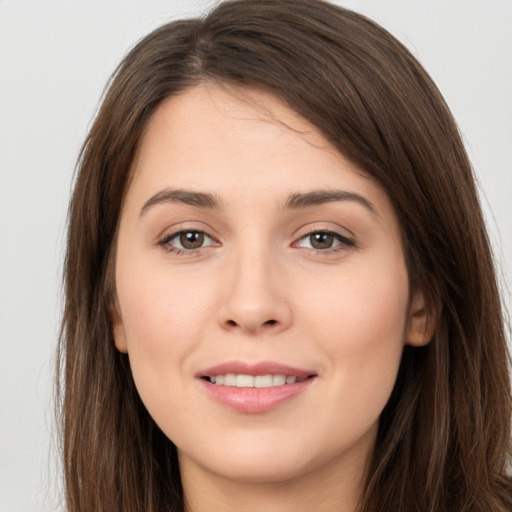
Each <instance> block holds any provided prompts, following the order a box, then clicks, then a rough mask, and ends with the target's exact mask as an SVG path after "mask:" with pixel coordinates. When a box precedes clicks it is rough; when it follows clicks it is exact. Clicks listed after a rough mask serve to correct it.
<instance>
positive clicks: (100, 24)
mask: <svg viewBox="0 0 512 512" xmlns="http://www.w3.org/2000/svg"><path fill="white" fill-rule="evenodd" d="M305 1H307V0H305ZM212 3H213V2H212V1H208V0H203V1H200V0H196V1H190V0H188V1H187V0H166V1H163V0H144V1H143V0H138V1H135V0H108V1H105V0H102V1H99V0H89V1H88V2H66V1H65V0H61V1H56V0H45V1H36V0H32V1H30V0H24V1H22V2H20V1H19V0H0V512H33V511H51V510H63V507H62V498H61V489H60V487H59V481H60V473H59V469H58V464H57V462H56V460H57V457H56V455H55V451H56V450H55V446H54V443H53V442H52V432H53V431H54V428H55V427H54V422H53V413H52V398H51V396H52V379H53V365H54V355H53V353H54V350H55V345H56V338H57V334H58V329H59V317H60V308H61V302H60V291H61V290H60V273H61V264H62V260H63V251H64V240H65V235H64V233H65V223H66V208H67V202H68V197H69V194H70V189H71V183H72V176H73V168H74V162H75V160H76V156H77V153H78V151H79V148H80V145H81V142H82V140H83V139H84V137H85V134H86V132H87V129H88V127H89V126H90V124H91V120H92V118H93V116H94V113H95V111H96V108H97V105H98V100H99V98H100V96H101V93H102V89H103V86H104V84H105V82H106V80H107V78H108V77H109V75H110V74H111V72H112V71H113V69H114V67H115V65H116V64H117V63H118V62H119V61H120V59H121V58H122V57H123V55H124V54H125V53H126V51H127V50H128V49H129V48H130V47H131V46H132V45H133V44H134V43H135V42H136V41H137V40H138V39H139V38H140V37H142V36H143V35H145V34H146V33H147V32H148V31H150V30H151V29H153V28H155V27H156V26H158V25H160V24H162V23H163V22H165V21H167V20H169V19H172V18H176V17H181V16H183V15H193V14H196V13H198V12H200V11H201V10H204V9H205V8H206V7H208V6H210V5H212ZM338 3H340V4H341V5H344V6H346V7H349V8H352V9H354V10H357V11H360V12H362V13H364V14H366V15H368V16H369V17H371V18H373V19H375V20H376V21H378V22H380V23H381V24H382V25H384V26H385V27H386V28H388V29H389V30H390V31H391V32H392V33H393V34H395V35H396V36H397V37H398V38H399V39H400V40H401V41H402V42H404V43H405V44H406V45H407V46H408V47H409V48H410V49H411V50H412V52H413V53H414V54H415V55H416V56H417V57H418V58H419V59H420V61H421V62H422V63H423V64H424V66H425V67H426V68H427V70H428V71H429V72H430V74H431V75H432V76H433V78H434V80H435V81H436V82H437V84H438V86H439V88H440V89H441V91H442V93H443V94H444V96H445V98H446V100H447V102H448V104H449V105H450V107H451V108H452V110H453V112H454V115H455V117H456V119H457V120H458V122H459V125H460V129H461V132H462V134H463V137H464V140H465V142H466V145H467V148H468V151H469V154H470V157H471V159H472V161H473V164H474V167H475V170H476V172H477V175H478V179H479V181H480V183H481V194H482V201H483V205H484V208H485V212H486V215H487V217H488V221H489V228H490V232H491V237H492V240H493V243H494V248H495V252H496V258H497V261H498V264H499V266H500V267H501V269H502V273H503V275H502V287H503V289H504V297H505V300H506V301H507V303H508V304H510V292H509V291H507V289H506V281H507V280H508V281H509V282H510V276H511V275H512V215H511V206H510V203H511V200H512V160H511V157H510V149H511V145H512V1H511V0H423V1H421V0H403V1H396V0H386V1H384V0H353V1H339V2H338ZM507 276H508V277H507Z"/></svg>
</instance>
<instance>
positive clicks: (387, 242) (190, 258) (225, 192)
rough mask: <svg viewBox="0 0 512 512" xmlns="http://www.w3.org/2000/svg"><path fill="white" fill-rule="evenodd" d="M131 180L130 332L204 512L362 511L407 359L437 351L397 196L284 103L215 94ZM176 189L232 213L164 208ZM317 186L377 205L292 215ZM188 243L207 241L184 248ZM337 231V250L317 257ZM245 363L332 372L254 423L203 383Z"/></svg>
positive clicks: (178, 105) (149, 145)
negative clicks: (411, 278) (191, 237)
mask: <svg viewBox="0 0 512 512" xmlns="http://www.w3.org/2000/svg"><path fill="white" fill-rule="evenodd" d="M132 171H133V180H132V181H131V183H130V186H129V189H128V192H127V195H126V198H125V201H124V205H123V209H122V215H121V222H120V227H119V236H118V246H117V256H116V290H117V302H116V304H115V305H113V322H114V337H115V342H116V346H117V348H118V349H119V350H120V351H121V352H127V353H128V354H129V358H130V363H131V367H132V372H133V376H134V380H135V383H136V386H137V389H138V391H139V393H140V395H141V398H142V400H143V402H144V404H145V405H146V407H147V409H148V411H149V413H150V414H151V415H152V416H153V418H154V419H155V421H156V422H157V424H158V425H159V426H160V428H161V429H162V430H163V432H164V433H165V434H166V435H167V436H168V437H169V439H171V440H172V441H173V442H174V443H175V444H176V446H177V448H178V454H179V460H180V469H181V473H182V480H183V487H184V492H185V496H186V500H187V508H188V510H193V511H197V512H202V511H206V510H217V511H230V510H237V511H238V510H244V511H252V510H254V511H256V510H258V511H261V510H268V511H276V512H277V511H291V510H293V511H310V510H316V511H320V512H321V511H330V510H337V511H354V510H355V507H356V504H357V499H358V496H359V494H360V492H361V485H362V480H363V479H364V476H365V464H366V462H367V461H368V458H369V456H370V454H371V451H372V448H373V446H374V443H375V438H376V432H377V422H378V418H379V415H380V413H381V411H382V409H383V408H384V406H385V404H386V402H387V400H388V398H389V396H390V394H391V391H392V388H393V385H394V382H395V378H396V374H397V370H398V366H399V362H400V357H401V353H402V349H403V346H404V344H405V343H409V344H412V345H422V344H425V343H427V342H428V340H429V338H430V336H429V333H428V332H427V329H426V318H425V312H424V309H423V298H422V296H421V294H420V293H415V294H414V295H413V296H411V293H410V290H409V283H408V276H407V270H406V265H405V261H404V255H403V250H402V243H401V237H400V230H399V226H398V223H397V219H396V216H395V213H394V210H393V206H392V204H391V203H390V200H389V198H388V196H387V195H386V193H385V192H384V191H383V190H382V188H381V187H380V186H379V185H378V184H376V183H375V182H374V181H372V180H371V179H368V177H366V176H365V175H364V173H362V172H361V171H360V170H359V169H357V168H356V167H355V166H354V165H352V164H351V163H350V162H348V161H347V160H346V159H345V158H344V157H343V156H342V155H340V154H339V153H338V152H337V151H335V150H334V149H333V148H332V147H331V146H330V144H329V143H328V142H327V141H326V140H325V139H324V138H323V136H322V135H321V134H320V133H319V132H318V130H317V129H316V128H315V127H313V126H312V125H311V124H310V123H308V122H307V121H306V120H304V119H302V118H301V117H300V116H298V115H297V114H296V113H295V112H293V111H292V110H290V109H289V108H288V107H287V106H285V105H284V104H283V103H282V102H281V101H280V100H279V99H277V98H276V97H274V96H271V95H269V94H267V93H263V92H258V91H254V90H238V89H230V90H228V89H227V88H225V87H224V88H221V87H220V86H216V85H212V84H209V85H202V86H199V87H196V88H194V89H191V90H189V91H187V92H185V93H182V94H181V95H178V96H175V97H172V98H169V99H167V100H166V101H164V102H163V103H162V104H161V105H160V106H159V108H158V109H157V111H156V112H155V114H154V115H153V116H152V118H151V120H150V122H149V125H148V128H147V131H146V133H145V135H144V137H143V139H142V142H141V145H140V147H139V150H138V153H137V155H136V158H135V160H134V162H133V169H132ZM169 189H173V190H176V189H179V190H187V191H193V192H201V193H207V194H212V195H213V196H214V197H215V199H216V200H217V201H218V203H219V204H218V207H216V208H210V207H205V206H204V205H203V206H196V205H190V204H184V203H183V202H181V201H176V200H172V201H171V200H167V201H159V200H158V198H160V199H161V197H162V191H164V192H165V191H168V190H169ZM319 190H320V191H324V192H325V191H344V192H349V193H351V194H357V195H358V196H359V197H361V198H363V201H361V200H355V199H353V198H349V199H344V200H336V201H327V202H321V204H317V205H313V206H311V205H310V206H304V205H303V206H301V207H296V208H286V202H287V200H288V198H289V197H290V195H292V194H296V193H309V192H311V191H319ZM159 193H160V196H159V195H158V194H159ZM155 197H156V198H157V199H155ZM151 198H153V199H151ZM148 201H149V203H148ZM364 201H366V202H367V203H368V205H371V207H369V206H368V205H365V204H364ZM144 205H146V207H144ZM141 211H142V212H141ZM180 230H185V231H186V230H188V231H189V232H196V233H197V232H205V233H206V234H207V235H208V236H207V237H205V238H204V243H203V245H202V246H200V247H199V248H198V249H195V250H189V249H183V248H181V249H180V246H179V240H180V239H179V237H177V236H174V238H173V236H172V235H173V234H175V233H177V232H180ZM326 231H334V232H337V233H339V235H336V236H334V237H333V239H332V240H333V246H332V247H330V248H329V247H327V248H326V247H324V246H322V247H321V248H320V249H318V248H317V249H315V248H314V247H313V245H312V240H313V241H314V240H315V239H312V238H311V234H312V233H322V232H326ZM196 236H197V235H196ZM347 239H348V241H349V243H348V242H347ZM327 245H328V244H327ZM176 249H178V250H179V251H180V252H177V251H176ZM232 360H241V361H245V362H255V361H277V362H280V363H283V364H287V365H290V366H293V367H299V368H304V369H308V370H310V371H313V372H314V374H315V375H316V376H315V378H314V379H313V380H312V382H311V384H310V385H309V386H308V387H307V389H306V391H304V392H303V393H301V394H300V395H298V396H296V397H295V398H293V399H292V400H290V401H288V402H286V403H284V404H282V405H280V406H279V407H277V408H275V409H272V410H270V411H268V412H265V413H262V414H247V413H243V412H238V411H235V410H233V409H231V408H228V407H226V406H224V405H221V404H219V403H218V402H217V401H215V400H213V399H212V398H211V397H210V396H209V395H208V394H207V393H206V392H205V391H204V386H202V384H203V383H202V382H201V381H200V380H199V379H197V378H196V375H197V372H199V371H200V370H203V369H205V368H208V367H211V366H213V365H215V364H219V363H223V362H225V361H232Z"/></svg>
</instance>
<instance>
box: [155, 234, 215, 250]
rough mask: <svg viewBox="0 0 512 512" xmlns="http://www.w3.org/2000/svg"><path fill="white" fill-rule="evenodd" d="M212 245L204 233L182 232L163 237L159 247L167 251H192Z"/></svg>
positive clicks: (211, 241)
mask: <svg viewBox="0 0 512 512" xmlns="http://www.w3.org/2000/svg"><path fill="white" fill-rule="evenodd" d="M212 244H214V240H213V239H212V238H211V237H210V236H208V235H207V234H206V233H205V232H204V231H196V230H183V231H178V232H177V233H172V234H170V235H168V236H166V237H164V238H163V239H162V240H161V241H160V242H159V245H161V246H164V247H165V248H166V249H167V250H169V251H194V250H197V249H201V248H202V247H207V246H209V245H212Z"/></svg>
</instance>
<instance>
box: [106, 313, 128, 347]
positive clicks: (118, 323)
mask: <svg viewBox="0 0 512 512" xmlns="http://www.w3.org/2000/svg"><path fill="white" fill-rule="evenodd" d="M110 317H111V319H112V330H113V335H114V344H115V346H116V348H117V350H119V352H122V353H123V354H127V353H128V345H127V343H126V333H125V330H124V324H123V319H122V318H121V313H120V312H119V306H118V305H117V304H111V305H110Z"/></svg>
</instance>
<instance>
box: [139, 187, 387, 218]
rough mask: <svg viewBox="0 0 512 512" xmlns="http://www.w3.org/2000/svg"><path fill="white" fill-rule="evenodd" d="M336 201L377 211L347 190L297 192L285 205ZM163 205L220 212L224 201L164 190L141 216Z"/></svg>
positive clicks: (202, 194)
mask: <svg viewBox="0 0 512 512" xmlns="http://www.w3.org/2000/svg"><path fill="white" fill-rule="evenodd" d="M336 201H354V202H356V203H358V204H360V205H361V206H364V207H365V208H366V209H367V210H369V211H370V212H371V213H373V214H374V215H377V216H378V214H377V210H376V209H375V207H374V206H373V204H372V203H371V202H370V201H369V200H368V199H366V197H364V196H362V195H360V194H357V193H355V192H349V191H346V190H312V191H310V192H296V193H294V194H291V195H290V196H288V199H287V200H286V202H285V204H284V209H285V210H299V209H303V208H310V207H313V206H319V205H321V204H324V203H332V202H336ZM162 203H182V204H186V205H189V206H195V207H197V208H204V209H208V210H219V209H220V208H221V204H222V201H221V200H220V199H219V198H217V197H216V196H215V195H213V194H209V193H206V192H195V191H192V190H184V189H164V190H161V191H160V192H157V193H156V194H155V195H153V196H151V197H150V198H149V199H148V200H147V201H146V202H145V203H144V206H143V207H142V208H141V210H140V216H143V215H144V214H145V213H146V212H147V210H149V209H150V208H151V207H152V206H155V205H158V204H162Z"/></svg>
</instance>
